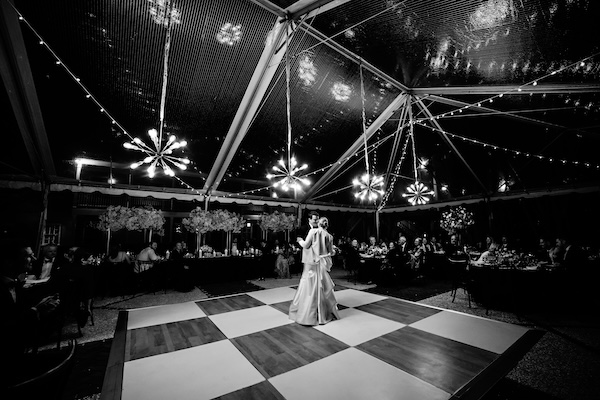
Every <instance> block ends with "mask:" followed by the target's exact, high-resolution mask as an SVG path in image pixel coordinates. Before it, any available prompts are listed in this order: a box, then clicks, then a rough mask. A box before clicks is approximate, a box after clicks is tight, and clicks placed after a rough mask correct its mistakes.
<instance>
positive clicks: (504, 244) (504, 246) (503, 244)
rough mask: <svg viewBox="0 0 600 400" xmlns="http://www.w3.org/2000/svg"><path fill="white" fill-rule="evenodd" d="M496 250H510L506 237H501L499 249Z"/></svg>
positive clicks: (510, 246)
mask: <svg viewBox="0 0 600 400" xmlns="http://www.w3.org/2000/svg"><path fill="white" fill-rule="evenodd" d="M498 250H499V251H502V252H507V251H511V250H512V245H510V243H509V242H508V236H502V239H500V248H499V249H498Z"/></svg>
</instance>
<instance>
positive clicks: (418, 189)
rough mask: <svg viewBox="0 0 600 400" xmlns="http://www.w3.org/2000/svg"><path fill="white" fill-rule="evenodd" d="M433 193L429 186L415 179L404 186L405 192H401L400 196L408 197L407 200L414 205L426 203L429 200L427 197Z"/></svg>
mask: <svg viewBox="0 0 600 400" xmlns="http://www.w3.org/2000/svg"><path fill="white" fill-rule="evenodd" d="M432 194H433V190H429V188H428V187H427V186H426V185H425V184H423V182H419V181H415V182H414V183H411V184H410V185H408V186H407V188H406V193H402V197H405V198H408V202H409V203H410V204H411V205H413V206H415V205H422V204H427V203H428V202H429V197H427V196H431V195H432Z"/></svg>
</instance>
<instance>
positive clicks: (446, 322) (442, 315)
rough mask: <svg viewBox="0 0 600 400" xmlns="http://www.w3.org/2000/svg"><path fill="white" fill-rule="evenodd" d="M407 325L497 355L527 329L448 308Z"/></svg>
mask: <svg viewBox="0 0 600 400" xmlns="http://www.w3.org/2000/svg"><path fill="white" fill-rule="evenodd" d="M410 326H412V327H413V328H417V329H421V330H423V331H425V332H429V333H433V334H435V335H438V336H442V337H445V338H447V339H452V340H456V341H457V342H461V343H466V344H469V345H471V346H475V347H479V348H480V349H484V350H488V351H492V352H494V353H497V354H501V353H503V352H504V351H505V350H506V349H507V348H509V347H510V346H511V345H512V344H513V343H514V342H515V341H516V340H517V339H519V338H520V337H521V336H522V335H523V334H524V333H525V332H527V330H528V329H527V328H524V327H522V326H518V325H513V324H507V323H504V322H499V321H493V320H491V319H485V318H477V317H471V316H468V315H465V314H460V313H453V312H451V311H442V312H439V313H437V314H435V315H432V316H431V317H427V318H424V319H422V320H420V321H417V322H415V323H414V324H411V325H410Z"/></svg>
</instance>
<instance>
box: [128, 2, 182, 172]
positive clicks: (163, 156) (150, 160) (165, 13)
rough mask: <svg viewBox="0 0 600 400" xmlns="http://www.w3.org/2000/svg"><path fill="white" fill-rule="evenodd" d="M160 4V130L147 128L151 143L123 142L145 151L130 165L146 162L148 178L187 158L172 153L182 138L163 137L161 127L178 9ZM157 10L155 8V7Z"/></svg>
mask: <svg viewBox="0 0 600 400" xmlns="http://www.w3.org/2000/svg"><path fill="white" fill-rule="evenodd" d="M155 3H156V4H159V5H160V10H159V11H160V13H159V14H160V15H161V16H162V17H163V19H164V21H163V20H161V21H162V22H161V24H163V25H164V26H165V27H166V28H167V32H166V40H165V48H164V57H163V66H164V70H163V84H162V95H161V99H160V123H159V130H158V131H157V130H156V129H150V130H149V131H148V136H149V137H150V140H151V141H152V145H148V144H146V143H145V142H144V141H142V140H141V139H140V138H137V137H136V138H134V139H133V140H132V141H131V142H126V143H123V147H125V148H126V149H128V150H137V151H140V152H142V153H144V154H145V155H146V157H145V158H144V159H143V160H141V161H138V162H135V163H133V164H131V165H130V168H131V169H136V168H138V167H139V166H141V165H143V164H148V168H147V172H148V176H149V177H150V178H154V176H155V174H156V170H157V168H160V169H161V170H162V171H163V172H164V173H165V174H166V175H169V176H175V171H174V170H173V167H176V168H179V169H181V170H185V169H186V168H187V165H188V164H189V163H190V160H188V159H187V158H184V157H176V156H173V155H172V154H173V151H175V150H178V149H181V148H183V147H185V146H186V144H187V142H186V141H185V140H182V141H177V138H176V137H175V135H170V136H169V138H168V139H166V140H164V141H163V128H164V125H165V124H164V120H165V103H166V98H167V78H168V75H169V74H168V71H169V68H168V67H169V50H170V48H171V29H172V26H173V24H174V23H179V22H180V20H179V11H177V12H175V11H176V10H175V9H173V8H172V5H171V2H170V1H169V0H160V1H157V2H155ZM155 11H156V10H155ZM151 15H152V16H153V18H154V17H155V16H156V15H157V12H154V13H153V12H152V8H151Z"/></svg>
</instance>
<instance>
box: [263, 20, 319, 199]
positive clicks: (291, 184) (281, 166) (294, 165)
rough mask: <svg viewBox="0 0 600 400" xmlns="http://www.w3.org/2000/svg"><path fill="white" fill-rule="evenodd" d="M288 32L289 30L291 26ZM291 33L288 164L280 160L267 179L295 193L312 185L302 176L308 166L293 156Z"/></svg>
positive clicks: (286, 49) (286, 71)
mask: <svg viewBox="0 0 600 400" xmlns="http://www.w3.org/2000/svg"><path fill="white" fill-rule="evenodd" d="M290 23H291V22H288V25H287V26H286V30H288V28H289V24H290ZM289 37H290V35H289V33H288V32H286V35H285V78H286V79H285V81H286V100H287V101H286V111H287V162H286V160H284V159H283V158H282V159H280V160H279V161H278V163H277V165H274V166H273V167H272V171H273V172H272V173H269V174H267V179H269V180H273V179H274V180H276V181H275V183H273V187H274V188H276V189H282V190H283V191H286V192H287V191H289V190H290V189H291V190H293V191H294V193H296V192H298V191H299V190H302V188H303V187H304V186H308V185H310V184H311V182H310V180H309V179H307V178H306V177H305V176H302V175H300V173H301V172H302V171H304V170H305V169H307V168H308V164H302V165H300V164H299V163H298V161H297V160H296V157H293V156H292V121H291V107H290V105H291V99H290V62H289V58H288V52H289Z"/></svg>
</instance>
